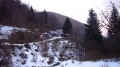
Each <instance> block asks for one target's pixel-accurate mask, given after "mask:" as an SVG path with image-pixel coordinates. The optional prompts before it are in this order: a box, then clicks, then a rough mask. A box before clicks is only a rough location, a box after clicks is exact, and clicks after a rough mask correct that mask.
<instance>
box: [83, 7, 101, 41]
mask: <svg viewBox="0 0 120 67" xmlns="http://www.w3.org/2000/svg"><path fill="white" fill-rule="evenodd" d="M85 27H86V28H85V31H86V32H85V41H88V40H95V41H98V42H101V41H102V35H101V31H100V28H99V22H98V18H97V14H96V13H95V12H94V10H93V9H91V10H90V11H89V18H88V19H87V24H86V25H85Z"/></svg>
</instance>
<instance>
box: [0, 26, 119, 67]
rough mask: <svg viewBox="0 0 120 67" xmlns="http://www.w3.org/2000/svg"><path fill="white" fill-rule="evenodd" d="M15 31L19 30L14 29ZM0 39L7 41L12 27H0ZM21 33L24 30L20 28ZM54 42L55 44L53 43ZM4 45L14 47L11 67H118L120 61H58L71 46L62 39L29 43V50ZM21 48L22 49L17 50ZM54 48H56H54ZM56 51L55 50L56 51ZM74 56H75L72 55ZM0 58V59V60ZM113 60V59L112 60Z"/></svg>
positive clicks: (23, 45) (72, 52) (72, 50)
mask: <svg viewBox="0 0 120 67" xmlns="http://www.w3.org/2000/svg"><path fill="white" fill-rule="evenodd" d="M15 28H16V29H17V30H20V28H17V27H15ZM0 30H1V31H0V33H1V35H0V39H8V37H7V36H8V35H10V34H11V33H12V30H13V27H10V26H1V29H0ZM21 30H22V31H25V30H26V29H24V28H21ZM55 41H56V42H55ZM1 44H4V45H14V46H17V47H15V51H14V54H11V61H12V65H13V67H33V66H35V67H53V66H55V65H56V66H55V67H120V61H117V62H115V61H111V60H108V61H107V62H106V61H105V60H99V61H96V62H93V61H78V60H75V59H74V60H73V59H69V60H63V61H60V60H59V57H60V56H59V54H60V53H61V52H62V51H64V47H65V46H66V45H67V46H68V45H72V43H70V42H69V41H68V40H64V39H63V38H62V37H53V38H50V39H46V40H43V41H40V42H31V43H28V45H29V47H30V48H27V47H25V44H10V43H8V42H4V43H1ZM45 45H46V46H47V50H46V51H47V54H48V56H46V57H44V56H43V50H44V49H45V48H46V46H45ZM18 47H22V48H18ZM54 47H56V48H54ZM56 49H57V50H56ZM74 51H76V53H77V50H75V49H68V50H66V51H65V52H64V53H65V54H66V55H69V54H74V53H75V52H74ZM74 55H75V54H74ZM51 56H52V57H54V59H53V62H52V63H51V64H48V61H49V58H50V57H51ZM1 59H2V57H0V60H1ZM112 60H114V59H112Z"/></svg>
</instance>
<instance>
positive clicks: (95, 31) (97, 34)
mask: <svg viewBox="0 0 120 67" xmlns="http://www.w3.org/2000/svg"><path fill="white" fill-rule="evenodd" d="M111 5H112V7H111V8H112V9H111V12H110V16H109V19H108V24H107V30H108V32H107V37H104V36H103V35H102V34H101V29H100V28H101V27H100V21H99V19H98V17H97V13H96V12H95V11H94V10H93V9H91V10H90V11H89V17H88V19H87V24H85V38H84V43H83V47H84V48H85V49H86V53H87V54H89V56H90V52H91V54H92V53H93V55H91V57H92V58H94V59H97V58H105V57H107V58H109V57H117V58H118V57H120V13H119V11H118V9H117V8H116V6H115V4H114V3H111ZM104 16H105V15H104ZM104 20H105V19H104ZM101 23H102V22H101ZM103 32H104V31H103ZM98 55H99V56H98ZM103 55H104V57H101V56H103ZM87 59H90V57H87Z"/></svg>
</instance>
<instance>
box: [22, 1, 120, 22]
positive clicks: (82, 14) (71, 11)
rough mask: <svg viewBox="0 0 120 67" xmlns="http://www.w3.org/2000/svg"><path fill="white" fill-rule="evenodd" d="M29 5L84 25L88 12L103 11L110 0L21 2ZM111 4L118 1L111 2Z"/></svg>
mask: <svg viewBox="0 0 120 67" xmlns="http://www.w3.org/2000/svg"><path fill="white" fill-rule="evenodd" d="M21 1H22V2H24V3H26V4H29V5H30V6H32V7H33V8H34V9H35V10H38V11H43V10H44V9H45V10H46V11H52V12H56V13H59V14H62V15H66V16H68V17H71V18H73V19H76V20H78V21H80V22H83V23H85V22H86V19H87V17H88V11H89V10H90V9H91V8H93V9H94V10H95V11H96V12H97V13H99V10H98V9H97V7H98V8H99V9H101V10H104V9H105V8H106V7H107V6H108V3H109V2H110V0H21ZM111 1H113V2H116V1H119V0H111Z"/></svg>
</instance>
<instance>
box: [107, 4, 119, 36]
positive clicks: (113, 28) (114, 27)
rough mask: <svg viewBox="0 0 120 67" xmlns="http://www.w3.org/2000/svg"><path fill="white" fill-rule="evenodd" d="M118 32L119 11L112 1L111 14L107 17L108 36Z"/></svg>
mask: <svg viewBox="0 0 120 67" xmlns="http://www.w3.org/2000/svg"><path fill="white" fill-rule="evenodd" d="M119 32H120V21H119V12H118V10H117V8H116V7H115V5H114V4H113V3H112V11H111V16H110V18H109V29H108V36H109V37H112V36H113V35H115V34H117V33H119Z"/></svg>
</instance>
